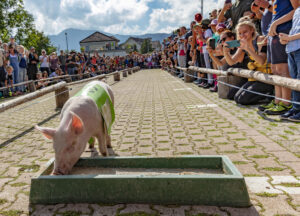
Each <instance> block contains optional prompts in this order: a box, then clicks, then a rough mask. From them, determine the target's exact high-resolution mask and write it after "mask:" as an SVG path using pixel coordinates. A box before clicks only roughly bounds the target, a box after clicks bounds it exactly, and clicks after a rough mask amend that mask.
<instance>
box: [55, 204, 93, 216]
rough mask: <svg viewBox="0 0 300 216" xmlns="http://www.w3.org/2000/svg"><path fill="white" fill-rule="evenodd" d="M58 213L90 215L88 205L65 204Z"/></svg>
mask: <svg viewBox="0 0 300 216" xmlns="http://www.w3.org/2000/svg"><path fill="white" fill-rule="evenodd" d="M57 212H58V213H64V212H78V213H80V215H81V214H91V209H90V208H89V205H88V204H80V203H79V204H67V205H66V206H64V207H62V208H60V209H59V210H58V211H57Z"/></svg>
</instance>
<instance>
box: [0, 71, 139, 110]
mask: <svg viewBox="0 0 300 216" xmlns="http://www.w3.org/2000/svg"><path fill="white" fill-rule="evenodd" d="M139 70H140V68H139V67H134V68H130V69H125V70H121V71H116V72H113V73H110V74H103V75H98V76H95V77H91V78H87V79H84V80H79V81H75V82H71V83H66V82H65V81H62V82H60V83H57V84H55V85H52V86H49V87H46V88H43V89H40V90H37V91H35V88H34V92H32V93H29V94H27V95H24V96H20V97H18V98H16V99H13V100H11V101H8V102H5V103H2V104H0V113H1V112H4V111H5V110H8V109H10V108H13V107H16V106H18V105H21V104H23V103H26V102H28V101H31V100H34V99H36V98H39V97H41V96H43V95H46V94H48V93H51V92H54V91H55V100H56V108H62V107H63V105H64V104H65V102H66V101H67V100H68V99H69V91H70V90H69V88H68V86H72V85H77V84H81V83H85V82H89V81H92V80H101V79H103V78H106V77H108V76H114V81H120V80H121V76H120V74H122V73H123V74H124V72H125V71H126V73H127V71H128V72H129V71H130V72H131V73H130V74H132V73H135V72H137V71H139ZM123 77H127V76H123ZM54 78H55V77H54ZM56 78H57V77H56ZM49 79H51V78H49ZM49 79H47V80H49ZM45 80H46V79H45ZM39 81H40V80H39ZM34 82H35V81H33V80H31V81H27V82H24V83H19V84H16V85H14V86H20V85H24V84H33V85H34ZM3 89H6V88H3ZM0 90H1V89H0Z"/></svg>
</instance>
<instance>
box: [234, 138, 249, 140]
mask: <svg viewBox="0 0 300 216" xmlns="http://www.w3.org/2000/svg"><path fill="white" fill-rule="evenodd" d="M233 140H235V141H245V140H247V138H236V139H233Z"/></svg>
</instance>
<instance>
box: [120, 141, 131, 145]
mask: <svg viewBox="0 0 300 216" xmlns="http://www.w3.org/2000/svg"><path fill="white" fill-rule="evenodd" d="M133 143H134V142H123V143H122V144H124V145H129V144H133Z"/></svg>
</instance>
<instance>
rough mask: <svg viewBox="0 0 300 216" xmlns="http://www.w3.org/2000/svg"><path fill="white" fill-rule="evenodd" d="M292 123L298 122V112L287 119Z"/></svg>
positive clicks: (299, 114) (299, 120)
mask: <svg viewBox="0 0 300 216" xmlns="http://www.w3.org/2000/svg"><path fill="white" fill-rule="evenodd" d="M288 120H289V121H292V122H300V112H298V113H297V114H295V115H293V116H291V117H289V118H288Z"/></svg>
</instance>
